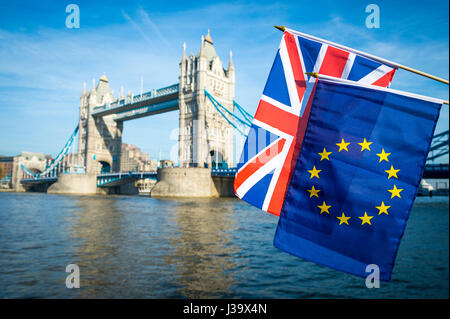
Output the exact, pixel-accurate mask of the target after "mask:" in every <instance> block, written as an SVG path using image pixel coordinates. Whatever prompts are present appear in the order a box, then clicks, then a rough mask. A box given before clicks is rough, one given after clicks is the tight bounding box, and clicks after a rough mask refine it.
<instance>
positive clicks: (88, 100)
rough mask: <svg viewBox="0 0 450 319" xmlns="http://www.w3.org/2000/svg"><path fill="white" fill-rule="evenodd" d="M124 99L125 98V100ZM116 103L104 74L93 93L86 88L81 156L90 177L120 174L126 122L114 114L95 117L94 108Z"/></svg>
mask: <svg viewBox="0 0 450 319" xmlns="http://www.w3.org/2000/svg"><path fill="white" fill-rule="evenodd" d="M121 98H123V97H121ZM113 101H115V98H114V96H113V92H112V90H111V88H110V87H109V83H108V79H107V78H106V76H105V75H103V76H102V77H101V78H100V80H99V82H98V84H97V87H95V80H93V83H92V89H91V91H90V92H87V91H86V84H85V85H84V89H83V93H82V94H81V98H80V118H79V143H78V156H79V158H80V161H81V163H82V164H83V165H84V166H85V167H86V172H87V173H88V174H99V173H101V172H112V171H115V172H118V171H119V168H120V152H121V147H122V130H123V122H116V121H114V115H113V114H112V115H108V116H103V117H93V116H92V115H91V114H92V111H93V110H94V107H96V106H99V105H104V104H105V103H111V102H113Z"/></svg>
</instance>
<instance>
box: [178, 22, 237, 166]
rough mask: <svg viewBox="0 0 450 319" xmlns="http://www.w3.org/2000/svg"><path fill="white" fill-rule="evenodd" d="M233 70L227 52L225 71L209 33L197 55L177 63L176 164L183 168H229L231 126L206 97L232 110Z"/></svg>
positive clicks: (184, 52)
mask: <svg viewBox="0 0 450 319" xmlns="http://www.w3.org/2000/svg"><path fill="white" fill-rule="evenodd" d="M234 88H235V70H234V66H233V61H232V58H231V52H230V61H229V63H228V69H224V68H223V64H222V61H221V60H220V58H219V56H218V55H217V53H216V51H215V48H214V44H213V40H212V38H211V35H210V33H209V30H208V34H207V35H206V36H205V37H203V36H202V41H201V46H200V50H199V53H198V55H197V56H194V55H192V54H191V55H190V56H189V57H186V46H185V45H184V48H183V55H182V58H181V61H180V88H179V95H178V102H179V107H180V117H179V121H180V123H179V124H180V125H179V126H180V132H179V161H180V165H181V166H182V167H205V166H208V167H226V166H228V167H232V166H234V161H233V160H234V154H233V127H232V126H231V125H230V124H228V122H227V121H226V120H225V119H224V118H223V117H222V116H221V115H220V113H219V112H218V111H217V110H216V109H215V108H214V106H213V104H212V103H211V102H210V101H209V99H208V98H207V97H206V96H205V93H204V89H206V90H207V91H208V92H210V93H211V94H212V95H213V96H214V97H215V98H216V99H217V100H218V101H219V102H220V103H221V104H222V105H223V106H225V107H227V108H228V110H230V111H231V112H233V111H234V106H233V99H234Z"/></svg>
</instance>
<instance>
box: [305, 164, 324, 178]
mask: <svg viewBox="0 0 450 319" xmlns="http://www.w3.org/2000/svg"><path fill="white" fill-rule="evenodd" d="M321 171H322V170H321V169H316V166H314V167H313V169H312V170H308V172H309V173H310V174H311V176H310V177H309V179H311V178H313V177H317V178H320V177H319V173H320V172H321Z"/></svg>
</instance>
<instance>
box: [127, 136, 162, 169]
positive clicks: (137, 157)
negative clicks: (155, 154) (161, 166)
mask: <svg viewBox="0 0 450 319" xmlns="http://www.w3.org/2000/svg"><path fill="white" fill-rule="evenodd" d="M157 166H158V164H157V162H156V161H154V160H151V159H150V158H149V155H148V154H147V153H143V152H142V151H141V149H140V148H139V147H137V146H136V145H133V144H126V143H122V151H121V154H120V171H121V172H129V171H136V172H151V171H156V169H157Z"/></svg>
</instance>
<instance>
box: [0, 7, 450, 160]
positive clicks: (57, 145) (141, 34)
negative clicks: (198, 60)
mask: <svg viewBox="0 0 450 319" xmlns="http://www.w3.org/2000/svg"><path fill="white" fill-rule="evenodd" d="M70 3H75V4H77V5H78V6H79V8H80V28H79V29H68V28H66V27H65V20H66V17H67V15H68V14H67V13H66V12H65V8H66V6H67V5H68V4H70ZM370 3H375V4H377V5H378V6H379V8H380V23H381V27H380V28H379V29H368V28H366V26H365V19H366V17H367V15H368V14H367V13H366V12H365V7H366V6H367V5H368V4H370ZM448 12H449V8H448V2H447V1H442V0H441V1H433V0H431V1H375V0H370V1H331V0H329V1H325V0H321V1H295V2H293V1H285V2H274V1H258V2H238V1H236V2H228V1H227V2H213V1H209V2H194V1H179V2H178V1H170V2H150V1H133V0H129V1H120V2H119V1H95V2H94V1H75V0H71V1H20V3H19V2H18V1H14V2H13V1H3V0H0V154H2V155H15V154H18V153H20V152H21V151H22V150H27V151H36V152H44V153H48V154H53V155H55V154H56V153H57V152H58V151H59V150H60V149H61V147H62V146H63V144H64V143H65V141H66V139H67V138H68V137H69V135H70V134H71V132H72V130H73V128H74V127H75V125H76V124H77V120H78V108H79V98H80V94H81V91H82V86H83V82H87V85H88V88H90V86H91V85H92V84H91V83H92V78H96V80H98V78H99V77H100V76H101V75H102V74H103V73H104V72H105V73H106V75H107V77H108V79H109V81H110V85H111V87H112V89H113V90H114V93H115V95H116V96H117V94H118V93H119V91H120V87H121V86H124V88H125V92H126V91H127V90H130V91H131V92H132V93H134V94H137V93H139V91H140V77H141V76H142V77H143V78H144V91H148V90H151V89H153V88H159V87H163V86H167V85H170V84H174V83H177V81H178V76H179V66H178V63H179V60H180V58H181V53H182V45H183V42H186V44H187V53H188V54H189V53H191V52H192V53H194V54H197V52H198V49H199V46H200V37H201V35H204V34H206V33H207V30H208V29H210V30H211V36H212V38H213V40H214V44H215V47H216V50H217V52H218V54H219V56H220V57H221V59H222V61H223V62H224V66H225V67H226V65H227V64H228V54H229V50H230V49H231V50H232V51H233V62H234V65H235V68H236V100H237V101H238V102H239V103H240V104H241V105H243V106H244V107H246V108H247V109H248V110H249V111H250V112H254V111H255V110H256V106H257V104H258V101H259V97H260V95H261V92H262V90H263V87H264V84H265V81H266V79H267V75H268V73H269V70H270V67H271V64H272V62H273V58H274V56H275V53H276V50H277V48H278V45H279V42H280V37H281V32H279V31H277V30H276V29H274V28H273V27H272V26H273V25H275V24H279V25H286V26H289V27H290V28H292V29H297V30H299V31H302V32H305V33H309V34H311V35H315V36H319V37H322V38H326V39H328V40H330V41H333V42H338V43H340V44H343V45H347V46H350V47H353V48H355V49H358V50H362V51H366V52H368V53H371V54H375V55H378V56H380V57H383V58H386V59H389V60H392V61H395V62H398V63H400V64H404V65H408V66H410V67H413V68H417V69H419V70H422V71H424V72H429V73H432V74H434V75H437V76H440V77H443V78H446V79H448V78H449V75H448V70H449V62H448V61H449V58H448V55H449V33H448V29H449V14H448ZM392 88H396V89H401V90H406V91H410V92H414V93H419V94H424V95H428V96H433V97H438V98H443V99H445V100H448V86H447V85H445V84H441V83H437V82H434V81H432V80H429V79H425V78H422V77H419V76H417V75H413V74H410V73H408V72H406V71H402V70H400V71H398V73H397V74H396V77H395V78H394V81H393V84H392ZM448 121H449V112H448V106H443V111H442V112H441V116H440V119H439V123H438V127H437V132H440V131H442V130H444V129H448ZM177 126H178V114H177V113H176V112H172V113H167V114H160V115H157V116H153V117H147V118H143V119H138V120H134V121H130V122H125V125H124V135H123V142H126V143H132V144H136V145H138V146H139V147H140V148H141V149H142V150H143V151H145V152H148V153H150V157H152V158H157V157H158V155H159V154H158V153H159V150H160V149H161V151H162V154H163V157H168V156H169V152H170V149H171V148H172V146H173V145H174V143H175V142H176V141H175V140H176V137H175V136H176V134H173V132H172V131H173V129H176V128H177ZM171 133H172V134H171ZM171 135H172V136H171Z"/></svg>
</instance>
